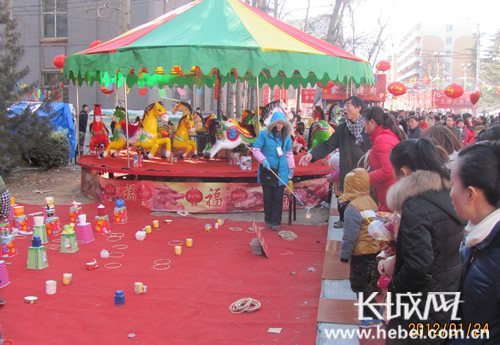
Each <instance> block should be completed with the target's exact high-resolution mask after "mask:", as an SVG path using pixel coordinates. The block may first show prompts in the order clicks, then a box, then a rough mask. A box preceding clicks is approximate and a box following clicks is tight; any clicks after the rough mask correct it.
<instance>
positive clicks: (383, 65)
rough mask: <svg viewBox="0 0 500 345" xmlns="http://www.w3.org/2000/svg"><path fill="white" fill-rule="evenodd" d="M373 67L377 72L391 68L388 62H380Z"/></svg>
mask: <svg viewBox="0 0 500 345" xmlns="http://www.w3.org/2000/svg"><path fill="white" fill-rule="evenodd" d="M375 67H376V68H377V71H381V72H385V71H387V70H388V69H389V68H391V64H390V62H389V61H385V60H382V61H380V62H379V63H377V64H376V65H375Z"/></svg>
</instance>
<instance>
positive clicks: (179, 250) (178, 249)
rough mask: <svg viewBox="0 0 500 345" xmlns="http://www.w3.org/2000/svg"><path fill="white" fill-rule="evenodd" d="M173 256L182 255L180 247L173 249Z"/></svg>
mask: <svg viewBox="0 0 500 345" xmlns="http://www.w3.org/2000/svg"><path fill="white" fill-rule="evenodd" d="M174 251H175V255H181V254H182V247H181V246H175V247H174Z"/></svg>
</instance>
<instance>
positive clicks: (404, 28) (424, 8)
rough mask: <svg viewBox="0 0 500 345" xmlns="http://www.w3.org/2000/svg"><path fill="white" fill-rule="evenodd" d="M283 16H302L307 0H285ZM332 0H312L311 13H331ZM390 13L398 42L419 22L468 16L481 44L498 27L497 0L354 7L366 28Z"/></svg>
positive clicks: (393, 0)
mask: <svg viewBox="0 0 500 345" xmlns="http://www.w3.org/2000/svg"><path fill="white" fill-rule="evenodd" d="M285 1H286V2H285V6H284V13H288V12H289V15H288V16H287V18H285V21H286V20H287V19H288V18H296V19H298V18H304V17H305V13H306V11H305V8H306V6H307V0H285ZM334 2H335V0H311V9H310V14H309V15H310V17H311V16H315V15H319V14H330V13H331V12H332V9H333V4H334ZM381 11H383V16H389V15H390V14H392V15H391V21H390V24H389V29H388V33H389V34H390V35H391V37H392V38H393V39H394V41H396V42H397V38H398V37H399V36H400V34H406V33H408V31H409V30H410V29H411V27H413V25H415V24H416V23H418V22H427V21H429V22H432V21H438V22H439V21H441V22H443V23H446V22H452V21H460V20H469V21H473V22H477V23H480V31H481V32H482V33H485V36H483V37H482V41H481V44H482V45H483V47H484V46H486V45H488V44H490V41H489V40H490V38H491V36H492V35H493V34H494V33H495V32H496V31H497V30H499V29H500V21H499V20H498V14H499V13H500V1H498V0H474V1H470V0H468V1H465V0H364V1H362V3H361V5H358V6H357V8H356V11H355V20H356V28H357V30H360V31H362V32H369V30H370V28H371V27H374V25H376V20H377V18H378V17H379V14H380V13H381Z"/></svg>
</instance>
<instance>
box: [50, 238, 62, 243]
mask: <svg viewBox="0 0 500 345" xmlns="http://www.w3.org/2000/svg"><path fill="white" fill-rule="evenodd" d="M52 242H54V243H61V239H60V238H56V239H54V240H53V241H52Z"/></svg>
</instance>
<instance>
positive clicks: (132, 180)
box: [77, 152, 332, 213]
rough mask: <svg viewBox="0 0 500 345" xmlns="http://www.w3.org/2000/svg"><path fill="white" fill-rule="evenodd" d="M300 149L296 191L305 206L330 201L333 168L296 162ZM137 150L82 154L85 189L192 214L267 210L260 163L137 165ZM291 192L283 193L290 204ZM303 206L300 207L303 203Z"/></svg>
mask: <svg viewBox="0 0 500 345" xmlns="http://www.w3.org/2000/svg"><path fill="white" fill-rule="evenodd" d="M301 156H302V154H299V155H296V156H295V162H296V168H295V169H294V177H293V183H294V192H295V194H296V195H297V196H298V197H299V198H300V200H301V201H303V202H304V204H305V205H304V206H305V207H312V206H319V205H320V203H321V201H323V200H327V198H328V194H329V185H328V182H327V181H326V178H325V175H327V174H329V173H330V172H331V171H332V168H331V167H330V166H329V165H325V164H323V162H322V161H318V162H315V163H314V164H310V165H309V166H307V167H304V166H298V162H299V160H300V157H301ZM134 157H135V152H132V153H131V154H130V156H129V157H128V159H127V155H126V153H125V152H122V153H121V154H120V155H119V156H118V157H106V158H98V157H97V156H95V155H83V156H80V158H79V159H78V160H77V164H78V165H80V166H81V167H82V177H81V190H82V192H83V193H84V194H86V195H87V196H88V197H90V198H91V199H93V200H95V201H98V202H103V201H111V200H115V199H124V200H134V201H139V202H141V203H142V204H143V205H144V206H146V207H148V208H149V209H151V210H154V211H173V212H179V211H182V212H190V213H230V212H254V211H262V210H263V201H262V187H261V185H260V184H259V183H257V169H258V162H257V161H256V160H255V159H252V165H251V169H250V170H242V169H241V167H240V165H231V164H229V160H228V158H219V159H210V160H206V159H204V158H191V159H178V160H177V162H171V161H170V160H167V159H162V158H159V157H154V158H153V159H144V160H143V162H142V166H134V165H133V160H134ZM289 197H290V196H289V195H287V194H286V195H285V199H284V201H283V203H284V208H285V209H287V207H288V203H289ZM299 207H300V206H299Z"/></svg>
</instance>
